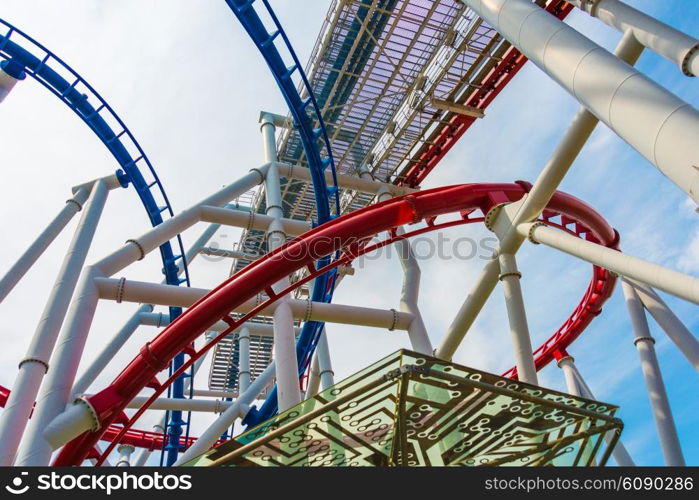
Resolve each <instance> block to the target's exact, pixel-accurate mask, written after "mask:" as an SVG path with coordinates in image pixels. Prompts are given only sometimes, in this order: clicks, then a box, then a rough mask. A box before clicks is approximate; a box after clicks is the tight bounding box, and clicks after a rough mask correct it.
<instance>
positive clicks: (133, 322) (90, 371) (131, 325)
mask: <svg viewBox="0 0 699 500" xmlns="http://www.w3.org/2000/svg"><path fill="white" fill-rule="evenodd" d="M218 229H219V225H218V224H210V225H209V226H208V227H207V228H206V229H205V230H204V231H203V232H202V234H201V235H200V236H199V237H198V238H197V240H196V241H195V242H194V244H193V245H192V246H191V247H190V249H189V250H188V251H187V252H186V253H185V260H186V262H187V263H191V262H192V261H193V260H194V259H195V258H196V257H197V255H198V254H199V251H200V250H201V248H202V247H203V246H204V245H205V244H206V243H207V242H208V241H209V239H211V237H213V235H214V234H215V233H216V231H217V230H218ZM183 272H184V266H183V265H182V263H181V262H180V264H179V265H178V273H177V274H178V276H179V275H181V274H182V273H183ZM152 311H153V306H152V305H151V304H143V305H141V306H140V307H139V308H138V310H136V312H135V313H134V314H133V315H132V316H131V317H130V318H129V319H128V320H127V321H126V324H125V325H124V326H123V327H122V328H121V330H119V331H118V332H117V333H116V334H115V335H114V337H112V339H111V340H110V341H109V342H108V343H107V344H106V345H105V346H104V347H103V348H102V351H101V352H100V354H98V355H97V357H96V358H95V360H94V361H93V362H92V363H91V364H90V366H89V367H88V368H87V369H86V370H85V372H84V373H83V375H82V376H81V377H80V379H78V381H77V382H76V383H75V386H74V387H73V391H72V393H73V397H77V396H80V395H82V393H84V392H85V391H87V389H88V388H89V386H90V384H91V383H92V382H93V381H94V380H95V379H96V378H97V377H98V376H99V375H100V374H101V373H102V371H103V370H104V368H105V367H106V366H107V365H108V364H109V363H110V362H111V360H112V359H113V358H114V356H115V355H116V354H117V352H119V350H120V349H121V348H122V347H123V346H124V345H125V344H126V342H127V341H128V340H129V339H130V338H131V336H132V335H133V333H134V332H135V331H136V329H137V328H138V326H139V325H142V324H152V325H153V326H165V325H167V324H169V323H170V320H169V315H168V317H167V318H166V317H165V316H164V315H163V314H161V313H159V314H152ZM155 318H157V319H158V322H157V323H154V322H151V321H152V320H154V319H155ZM161 323H162V324H161ZM220 323H222V324H224V325H225V323H224V322H223V321H221V322H220ZM226 327H227V325H226V326H224V327H223V328H222V329H225V328H226Z"/></svg>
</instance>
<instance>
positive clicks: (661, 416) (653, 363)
mask: <svg viewBox="0 0 699 500" xmlns="http://www.w3.org/2000/svg"><path fill="white" fill-rule="evenodd" d="M621 287H622V290H623V292H624V299H625V300H626V307H627V309H628V311H629V317H630V318H631V326H632V330H633V335H634V339H633V343H634V345H635V346H636V349H637V350H638V355H639V357H640V359H641V370H642V371H643V378H644V380H645V382H646V389H647V391H648V398H649V399H650V406H651V409H652V411H653V419H654V420H655V426H656V428H657V430H658V436H659V438H660V446H661V448H662V450H663V457H664V458H665V464H666V465H674V466H683V465H685V462H684V456H683V454H682V448H681V446H680V439H679V437H678V436H677V428H676V427H675V420H674V419H673V417H672V410H671V409H670V401H669V400H668V397H667V391H666V390H665V383H664V382H663V375H662V372H661V371H660V364H659V363H658V357H657V355H656V354H655V339H653V337H652V336H651V333H650V328H649V327H648V320H647V318H646V313H645V311H644V309H643V304H642V303H641V300H640V299H639V298H638V294H637V293H636V290H635V289H634V287H633V286H631V285H630V284H629V283H627V282H626V280H622V281H621Z"/></svg>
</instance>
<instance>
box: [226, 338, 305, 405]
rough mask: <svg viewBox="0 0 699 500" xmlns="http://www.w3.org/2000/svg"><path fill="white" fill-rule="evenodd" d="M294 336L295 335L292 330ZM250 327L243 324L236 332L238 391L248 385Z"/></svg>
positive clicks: (246, 387) (249, 374) (241, 391)
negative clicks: (238, 331) (237, 332)
mask: <svg viewBox="0 0 699 500" xmlns="http://www.w3.org/2000/svg"><path fill="white" fill-rule="evenodd" d="M294 336H296V334H295V332H294ZM250 376H251V373H250V328H248V327H247V326H243V327H242V328H241V329H240V333H239V334H238V392H239V393H241V394H242V393H243V392H245V391H246V390H247V389H248V387H250Z"/></svg>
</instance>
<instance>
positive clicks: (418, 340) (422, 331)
mask: <svg viewBox="0 0 699 500" xmlns="http://www.w3.org/2000/svg"><path fill="white" fill-rule="evenodd" d="M403 232H404V231H403V228H402V227H400V228H398V231H397V233H398V234H403ZM395 247H396V250H398V256H399V258H400V264H401V267H402V268H403V286H402V288H401V294H400V310H401V311H403V312H408V313H410V314H412V315H413V316H415V318H414V319H413V321H412V323H410V326H409V327H408V336H409V337H410V344H411V346H412V348H413V350H414V351H416V352H419V353H422V354H427V355H428V356H431V355H432V352H433V350H432V343H431V342H430V337H429V335H428V334H427V328H426V327H425V322H424V321H423V319H422V314H421V313H420V307H419V306H418V302H417V301H418V296H419V293H420V275H421V271H420V265H419V264H418V263H417V259H416V258H415V254H414V253H413V248H412V245H411V244H410V241H409V240H400V241H397V242H396V243H395Z"/></svg>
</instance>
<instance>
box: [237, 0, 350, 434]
mask: <svg viewBox="0 0 699 500" xmlns="http://www.w3.org/2000/svg"><path fill="white" fill-rule="evenodd" d="M226 3H227V4H228V6H229V7H230V9H231V10H232V11H233V13H234V14H235V16H236V17H237V18H238V20H239V21H240V24H242V25H243V28H245V31H246V32H247V33H248V35H249V36H250V39H251V40H252V41H253V43H254V44H255V46H256V47H257V49H258V50H259V51H260V53H261V54H262V56H263V57H264V59H265V61H266V62H267V65H268V66H269V69H270V71H271V72H272V75H273V76H274V79H275V80H276V82H277V85H278V86H279V90H280V91H281V93H282V95H283V96H284V99H285V100H286V103H287V105H288V106H289V111H290V112H291V115H292V116H293V118H294V123H295V125H296V129H297V131H298V133H299V137H300V138H301V144H302V145H303V150H304V152H305V154H306V159H307V161H308V168H309V170H310V172H311V180H312V183H313V193H314V196H315V202H316V215H317V224H318V225H321V224H324V223H326V222H328V221H329V220H330V219H331V215H330V201H329V197H330V196H333V198H334V205H335V213H336V214H338V215H339V213H340V195H339V190H338V184H337V173H336V171H335V160H334V158H333V155H332V149H331V148H330V140H329V138H328V134H327V130H326V128H325V123H324V121H323V115H322V113H321V111H320V107H319V106H318V102H317V101H316V98H315V96H314V94H313V88H312V87H311V85H310V84H309V82H308V78H307V77H306V73H305V72H304V70H303V66H302V65H301V62H300V61H299V59H298V57H297V56H296V52H295V51H294V48H293V47H292V45H291V42H290V41H289V38H288V37H287V35H286V33H285V32H284V29H283V28H282V25H281V23H280V22H279V19H277V16H276V14H275V13H274V10H273V9H272V7H271V6H270V4H269V2H268V0H257V1H256V0H226ZM260 4H262V5H263V7H264V10H265V11H266V13H267V15H268V16H269V17H270V18H271V20H272V23H273V24H274V28H273V29H274V31H273V32H271V33H270V32H269V31H268V30H267V28H266V27H265V25H264V23H263V22H262V20H261V18H260V16H259V15H258V13H257V11H256V10H255V6H256V5H260ZM278 38H281V40H282V41H283V44H284V48H285V51H286V52H288V54H289V55H290V57H291V59H292V61H291V64H290V65H288V66H287V63H285V62H284V58H283V57H282V55H281V53H280V51H279V50H278V49H277V46H276V45H275V41H276V40H277V39H278ZM295 73H296V74H298V75H299V76H300V79H301V85H300V88H301V89H297V87H296V86H295V84H294V81H293V75H294V74H295ZM300 90H301V92H305V94H306V95H307V97H306V98H305V99H304V98H302V97H301V94H300V93H299V92H300ZM309 106H310V110H309ZM308 111H311V113H312V115H313V119H314V120H316V121H317V122H318V128H317V129H314V128H313V120H312V119H311V117H310V116H309V113H308ZM319 140H322V144H323V146H322V147H324V148H325V155H326V156H325V157H323V153H322V151H321V149H322V147H319V145H318V141H319ZM328 167H329V168H330V171H331V173H332V179H333V184H334V185H333V186H331V187H330V188H328V186H327V184H326V182H325V173H324V172H325V169H326V168H328ZM328 262H329V256H328V257H326V258H325V260H323V261H321V262H319V263H318V265H319V266H325V265H327V264H328ZM334 282H335V280H334V274H333V273H329V274H323V275H319V276H318V277H317V280H316V283H315V285H314V287H313V293H312V299H313V300H314V301H316V302H330V301H331V300H332V294H333V290H334ZM322 330H323V323H320V322H317V321H308V322H306V323H304V325H303V328H302V329H301V333H300V335H299V338H298V341H297V343H296V356H297V359H298V371H299V377H301V376H302V375H303V373H304V372H305V371H306V369H307V368H308V365H309V364H310V361H311V356H312V355H313V351H314V350H315V346H316V344H317V342H318V338H319V337H320V333H321V332H322ZM276 412H277V391H276V386H275V388H274V389H273V390H272V391H270V394H269V396H268V397H267V400H266V401H265V403H264V405H263V406H262V408H260V410H259V411H257V410H253V411H251V412H250V413H249V414H248V419H246V423H247V424H249V425H255V424H256V423H257V422H259V421H262V420H266V419H267V418H270V417H271V416H272V415H274V414H275V413H276Z"/></svg>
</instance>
